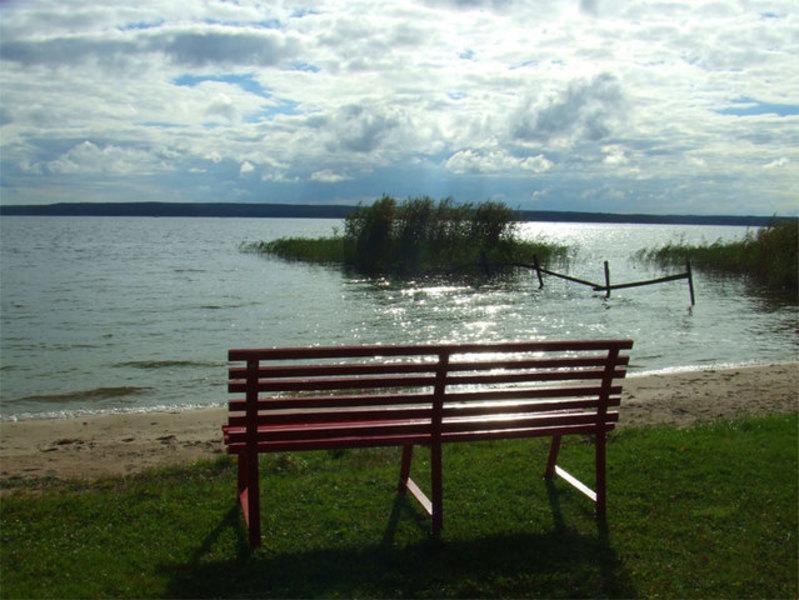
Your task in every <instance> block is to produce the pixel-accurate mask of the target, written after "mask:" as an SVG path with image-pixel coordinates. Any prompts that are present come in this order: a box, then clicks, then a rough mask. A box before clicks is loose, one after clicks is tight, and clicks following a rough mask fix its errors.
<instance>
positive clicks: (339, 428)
mask: <svg viewBox="0 0 799 600" xmlns="http://www.w3.org/2000/svg"><path fill="white" fill-rule="evenodd" d="M617 420H618V413H616V412H609V413H607V415H606V416H605V418H604V419H603V420H602V422H603V423H612V422H616V421H617ZM588 424H593V425H594V426H596V425H597V424H598V423H597V415H596V414H590V413H589V414H583V413H580V414H569V415H565V414H545V415H535V416H529V415H514V416H503V417H502V418H501V419H484V418H466V419H457V420H454V419H451V420H444V421H443V422H442V424H441V428H442V429H441V430H442V434H443V433H444V432H446V433H464V432H476V431H481V432H484V433H488V432H491V431H501V430H504V429H539V428H552V427H561V426H574V425H588ZM430 432H431V423H430V420H429V419H419V420H403V421H384V422H379V421H365V422H344V423H324V424H299V425H298V424H294V425H275V426H268V427H259V428H258V435H257V439H258V441H259V442H268V441H299V440H322V439H332V438H343V437H360V438H367V437H375V438H379V437H385V436H396V435H400V436H401V435H408V436H413V435H427V434H429V433H430ZM227 435H228V439H229V441H230V443H238V442H243V441H245V440H246V439H247V433H246V431H245V430H244V429H243V428H235V427H231V428H229V429H228V431H227Z"/></svg>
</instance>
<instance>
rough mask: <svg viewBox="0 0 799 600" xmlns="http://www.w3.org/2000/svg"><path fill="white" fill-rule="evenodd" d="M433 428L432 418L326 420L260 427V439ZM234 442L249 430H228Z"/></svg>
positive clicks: (396, 432)
mask: <svg viewBox="0 0 799 600" xmlns="http://www.w3.org/2000/svg"><path fill="white" fill-rule="evenodd" d="M429 431H430V420H429V419H419V420H416V421H411V420H397V421H385V422H382V423H381V422H379V421H365V422H360V423H355V422H345V423H324V424H312V425H276V426H274V427H267V428H259V429H258V435H257V439H258V441H259V442H262V441H269V440H275V441H286V440H314V439H325V438H336V437H382V436H391V435H407V436H413V435H424V434H427V433H428V432H429ZM228 435H229V438H230V441H231V442H232V443H236V442H240V441H244V440H245V439H246V438H247V434H246V431H244V430H240V429H237V428H231V429H229V430H228Z"/></svg>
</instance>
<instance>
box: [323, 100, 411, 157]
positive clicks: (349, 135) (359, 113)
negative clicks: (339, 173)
mask: <svg viewBox="0 0 799 600" xmlns="http://www.w3.org/2000/svg"><path fill="white" fill-rule="evenodd" d="M398 125H399V121H398V119H396V118H395V117H392V116H388V115H385V114H383V113H381V112H379V111H378V110H376V109H373V108H366V107H363V106H358V105H349V106H345V107H343V108H341V109H340V110H339V111H338V113H337V114H336V116H335V118H334V119H333V130H334V142H333V143H332V144H330V146H332V147H339V148H342V149H344V150H350V151H352V152H371V151H372V150H374V149H376V148H377V147H378V146H380V144H381V142H382V141H383V139H384V138H385V136H386V135H387V134H388V132H389V131H391V130H392V129H394V128H396V127H397V126H398Z"/></svg>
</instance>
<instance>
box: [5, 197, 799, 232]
mask: <svg viewBox="0 0 799 600" xmlns="http://www.w3.org/2000/svg"><path fill="white" fill-rule="evenodd" d="M355 208H357V207H356V206H348V205H335V204H253V203H223V202H207V203H206V202H192V203H182V202H60V203H57V204H43V205H32V204H25V205H23V204H17V205H0V216H26V217H39V216H40V217H214V218H220V217H222V218H267V219H268V218H272V219H281V218H283V219H287V218H294V219H343V218H344V217H346V216H347V215H348V214H349V213H350V212H352V211H353V210H355ZM517 214H518V219H519V221H536V222H545V223H546V222H549V223H553V222H554V223H629V224H645V225H732V226H741V227H762V226H764V225H768V224H770V223H773V222H775V221H790V220H796V219H797V217H764V216H755V215H648V214H618V213H592V212H576V211H549V210H543V211H535V210H520V211H518V212H517Z"/></svg>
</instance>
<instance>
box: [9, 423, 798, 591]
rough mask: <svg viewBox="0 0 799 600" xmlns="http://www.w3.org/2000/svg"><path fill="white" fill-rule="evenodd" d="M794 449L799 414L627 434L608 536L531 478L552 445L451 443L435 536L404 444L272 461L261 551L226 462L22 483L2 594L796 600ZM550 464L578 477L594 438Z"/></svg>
mask: <svg viewBox="0 0 799 600" xmlns="http://www.w3.org/2000/svg"><path fill="white" fill-rule="evenodd" d="M796 443H797V417H796V415H790V416H774V417H768V418H760V419H746V420H738V421H733V422H717V423H714V424H709V425H702V426H699V427H693V428H690V429H684V430H676V429H671V428H665V427H662V428H644V429H628V430H623V431H620V432H618V433H617V434H616V435H614V436H613V437H612V441H611V443H610V444H609V448H608V452H609V484H610V488H609V501H610V505H609V508H610V510H609V520H608V527H607V528H606V529H605V528H598V527H597V524H596V522H595V521H594V519H593V516H592V510H591V504H590V502H589V501H588V500H587V499H586V498H584V497H583V496H581V495H580V494H579V493H577V492H575V491H573V490H572V489H571V488H569V487H568V486H567V485H566V484H565V483H564V482H562V481H559V482H555V483H554V485H552V486H551V487H547V485H545V484H544V482H543V481H542V480H541V479H540V472H541V471H542V469H543V466H544V462H545V460H546V450H547V446H546V441H544V440H525V441H504V442H494V443H479V444H463V445H457V444H456V445H451V446H447V447H446V449H445V453H444V467H445V484H444V485H445V489H444V501H445V511H446V516H445V524H444V526H445V529H444V533H443V536H442V538H441V540H440V541H436V540H433V539H431V538H430V536H429V533H428V532H429V522H428V520H427V519H426V518H424V517H423V516H422V513H421V511H420V509H419V508H418V507H417V506H415V505H414V504H412V503H411V502H409V501H407V500H405V499H400V500H395V493H394V489H395V481H396V478H397V474H398V473H397V471H398V460H399V454H398V451H397V450H395V449H387V450H382V449H381V450H361V451H350V452H345V453H343V454H337V455H332V454H330V453H327V452H309V453H297V454H293V455H278V456H271V457H268V458H266V459H265V461H264V462H265V463H266V464H265V466H264V469H263V472H264V473H265V481H264V485H263V490H264V497H263V501H262V505H263V516H264V531H265V538H264V542H265V544H264V547H263V548H262V549H260V550H258V551H257V552H255V553H249V551H248V550H247V547H246V542H245V536H244V529H243V525H242V523H241V517H240V513H239V511H238V509H237V508H236V506H235V504H234V487H235V467H234V466H233V465H232V463H231V462H230V461H228V460H224V461H219V462H217V463H213V464H204V465H198V466H195V467H191V468H183V469H174V470H169V471H160V472H152V473H149V474H144V475H140V476H136V477H131V478H127V479H113V480H107V481H103V482H101V483H98V484H91V485H88V484H83V485H81V484H59V483H51V484H45V485H43V486H42V487H41V488H38V489H24V488H23V489H20V490H18V491H14V492H12V493H6V495H4V496H3V498H2V503H0V517H2V531H1V532H0V536H2V537H1V538H0V539H1V540H2V546H0V559H1V561H2V562H1V564H2V570H0V595H2V596H3V597H8V598H12V597H53V598H63V597H337V596H338V597H356V596H366V597H418V598H425V597H464V596H466V597H497V596H512V597H521V596H544V597H584V596H590V597H594V596H612V597H635V596H663V597H796V595H797V592H799V590H798V589H797V478H796V472H797V451H796V447H797V446H796ZM561 456H562V459H561V461H562V463H563V464H564V466H566V467H567V468H568V469H569V470H570V471H571V472H573V473H574V474H576V475H577V476H579V477H584V478H585V479H586V480H589V481H590V473H591V464H592V447H591V445H590V444H587V443H585V442H584V441H581V440H579V439H576V440H571V441H569V442H568V443H564V448H563V450H562V452H561ZM418 458H419V459H420V460H418V461H417V463H416V464H415V465H414V472H413V476H414V478H415V479H416V481H418V482H420V484H421V485H422V486H423V487H425V488H427V487H428V486H427V485H426V483H427V482H428V477H427V475H426V474H427V473H428V471H427V470H426V469H427V468H428V465H427V462H426V460H427V456H426V455H425V454H424V452H420V453H419V457H418Z"/></svg>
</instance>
